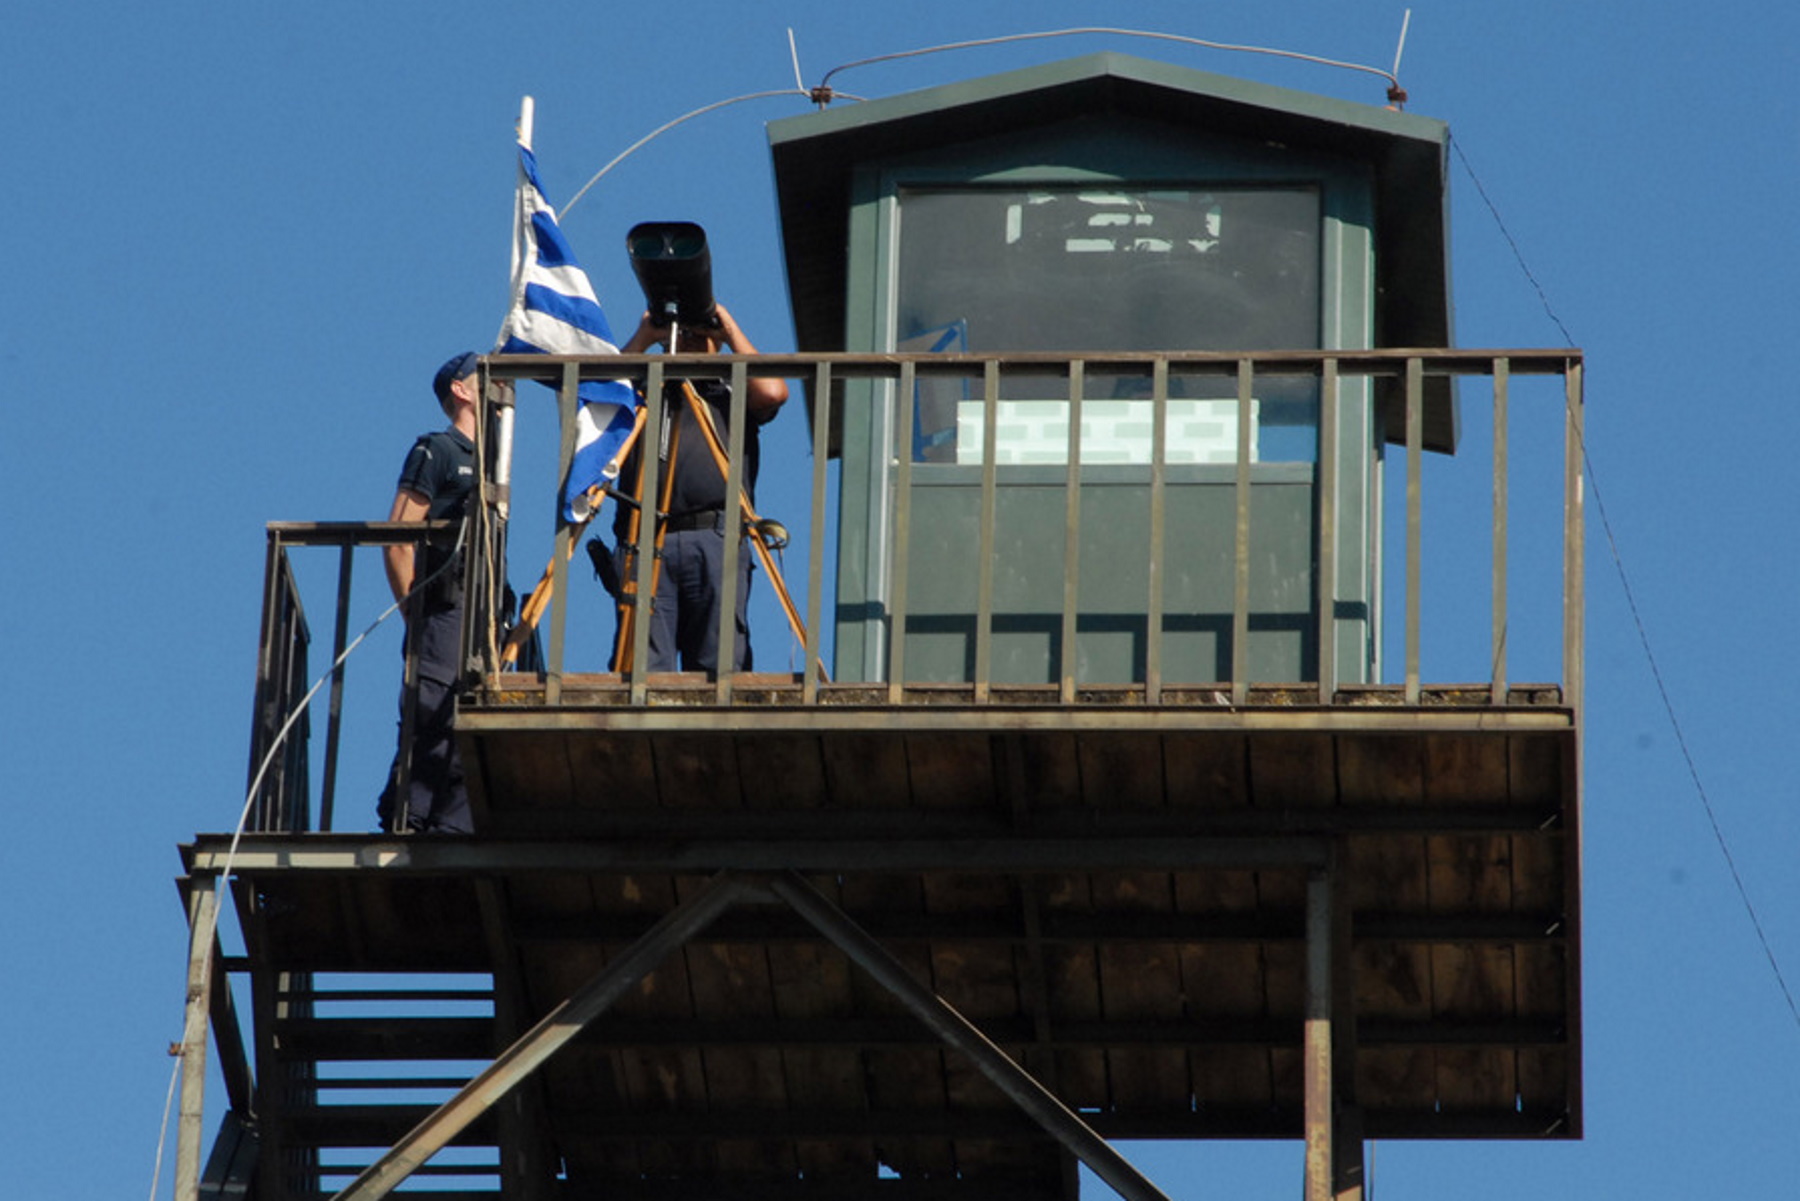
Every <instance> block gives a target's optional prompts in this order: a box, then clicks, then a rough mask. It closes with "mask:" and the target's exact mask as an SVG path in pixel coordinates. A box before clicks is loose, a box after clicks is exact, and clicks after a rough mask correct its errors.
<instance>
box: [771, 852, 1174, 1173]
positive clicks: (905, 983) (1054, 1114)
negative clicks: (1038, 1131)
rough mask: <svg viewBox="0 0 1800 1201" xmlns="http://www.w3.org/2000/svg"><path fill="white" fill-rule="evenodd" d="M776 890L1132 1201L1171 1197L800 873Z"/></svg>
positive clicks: (781, 879) (779, 880) (777, 883)
mask: <svg viewBox="0 0 1800 1201" xmlns="http://www.w3.org/2000/svg"><path fill="white" fill-rule="evenodd" d="M769 889H770V891H772V892H774V894H775V895H776V896H778V897H780V898H781V899H782V900H783V901H785V902H787V904H788V905H789V907H791V908H792V909H793V910H794V912H795V913H798V914H799V915H800V916H801V917H803V918H805V919H806V921H807V922H808V923H810V924H811V925H812V926H813V928H814V929H816V930H818V931H819V933H821V934H823V935H824V936H825V937H826V938H827V939H829V940H830V941H831V942H832V943H833V944H834V945H835V946H837V947H838V949H840V950H842V951H843V952H844V953H845V954H846V955H848V956H849V957H850V958H851V959H852V960H853V961H854V962H855V963H856V964H857V965H858V966H859V967H861V968H862V969H863V970H864V971H866V972H868V973H869V975H870V976H872V977H874V979H875V981H876V983H878V984H880V985H881V986H882V987H883V988H885V989H887V990H888V992H889V993H891V994H893V996H894V998H895V999H896V1000H897V1001H899V1002H900V1003H901V1004H902V1005H904V1006H906V1008H907V1009H908V1010H910V1011H911V1012H912V1014H913V1016H915V1017H917V1018H918V1019H919V1020H920V1021H921V1022H924V1023H925V1026H926V1028H927V1029H929V1030H930V1031H931V1032H932V1033H933V1034H935V1035H936V1036H937V1037H938V1038H940V1039H942V1040H943V1041H944V1043H945V1044H946V1045H948V1046H949V1047H950V1048H951V1049H952V1050H955V1051H960V1052H962V1053H963V1054H964V1055H966V1056H967V1057H968V1058H969V1059H970V1061H971V1062H973V1063H974V1065H975V1066H976V1067H977V1068H978V1069H980V1071H981V1073H982V1074H983V1075H984V1076H986V1077H987V1078H988V1079H989V1080H991V1081H992V1082H993V1083H994V1084H995V1085H996V1086H997V1087H998V1088H999V1089H1000V1091H1002V1092H1004V1093H1005V1094H1006V1095H1007V1096H1008V1097H1009V1098H1011V1099H1012V1101H1013V1103H1014V1104H1016V1105H1017V1106H1018V1107H1019V1108H1020V1109H1022V1110H1024V1111H1025V1113H1026V1115H1027V1116H1029V1117H1030V1118H1032V1119H1033V1120H1034V1121H1036V1122H1037V1123H1038V1125H1040V1126H1042V1127H1043V1128H1044V1129H1045V1130H1046V1131H1047V1132H1049V1133H1050V1134H1051V1135H1052V1136H1053V1137H1054V1138H1055V1139H1056V1140H1057V1141H1058V1142H1060V1143H1061V1144H1062V1145H1063V1146H1065V1147H1067V1148H1068V1149H1069V1150H1070V1151H1071V1152H1073V1153H1074V1154H1075V1155H1076V1156H1077V1157H1079V1158H1080V1159H1081V1161H1082V1162H1083V1163H1085V1164H1086V1165H1087V1166H1088V1167H1089V1168H1090V1169H1092V1170H1093V1172H1094V1174H1095V1175H1096V1176H1098V1177H1100V1179H1102V1180H1104V1181H1106V1183H1107V1184H1109V1185H1111V1186H1112V1188H1113V1189H1114V1191H1116V1192H1117V1193H1118V1194H1119V1195H1120V1196H1121V1197H1123V1198H1125V1199H1126V1201H1168V1198H1167V1197H1165V1196H1164V1195H1163V1192H1162V1190H1161V1189H1159V1188H1157V1187H1156V1186H1155V1185H1154V1184H1152V1183H1150V1181H1149V1180H1147V1179H1145V1177H1144V1175H1143V1173H1141V1172H1139V1171H1138V1170H1137V1168H1135V1167H1133V1166H1132V1164H1131V1162H1130V1161H1129V1160H1127V1159H1126V1158H1125V1157H1124V1156H1123V1155H1120V1154H1119V1153H1118V1152H1117V1151H1115V1150H1114V1149H1113V1147H1112V1145H1111V1144H1110V1143H1108V1142H1107V1141H1106V1140H1105V1139H1103V1138H1101V1137H1100V1136H1099V1135H1098V1134H1095V1133H1094V1131H1093V1130H1092V1129H1091V1128H1090V1127H1089V1126H1088V1125H1087V1123H1085V1122H1083V1121H1082V1120H1081V1118H1080V1117H1079V1116H1077V1115H1076V1114H1075V1113H1074V1112H1073V1111H1072V1110H1070V1109H1069V1108H1068V1106H1066V1105H1064V1104H1063V1103H1062V1102H1061V1101H1059V1100H1057V1099H1056V1097H1055V1096H1054V1095H1053V1094H1052V1093H1051V1092H1050V1091H1049V1090H1048V1089H1046V1088H1045V1087H1044V1086H1043V1085H1041V1084H1039V1083H1038V1082H1037V1081H1036V1080H1035V1079H1033V1078H1032V1076H1031V1075H1030V1074H1029V1073H1028V1072H1026V1071H1025V1069H1023V1068H1021V1067H1020V1066H1019V1065H1018V1064H1016V1063H1014V1062H1013V1061H1012V1060H1011V1059H1010V1058H1008V1057H1007V1055H1006V1053H1005V1052H1004V1051H1002V1050H1000V1048H998V1047H996V1046H995V1045H994V1044H993V1043H991V1042H989V1041H988V1039H987V1038H986V1037H985V1036H984V1035H983V1034H982V1033H981V1031H979V1030H977V1029H976V1028H975V1027H974V1026H973V1025H971V1024H970V1023H969V1020H968V1019H967V1018H965V1017H963V1016H962V1015H961V1014H960V1013H958V1012H957V1011H956V1010H955V1009H952V1008H951V1007H950V1006H949V1005H948V1004H946V1003H945V1002H944V1000H943V998H941V997H939V996H938V995H937V994H936V993H934V992H932V991H931V990H930V989H928V988H926V987H925V986H924V985H922V984H920V983H919V982H918V981H917V980H916V979H914V978H913V975H912V973H911V972H909V971H907V969H906V965H905V964H903V963H901V962H900V961H899V960H898V959H896V958H894V956H893V955H891V954H889V953H888V950H887V948H886V947H884V946H882V945H881V944H880V943H878V942H876V941H875V940H874V939H873V938H872V937H870V936H869V934H868V933H867V932H865V931H864V930H863V929H862V928H861V927H860V926H858V925H857V924H856V923H855V922H853V921H851V920H850V919H849V918H848V917H847V916H845V914H844V913H843V911H842V910H840V909H838V907H837V906H835V905H833V904H832V903H831V902H830V901H829V900H827V899H826V898H825V897H824V896H823V895H822V894H821V893H820V892H819V891H818V890H817V889H815V888H814V887H813V886H812V885H811V884H808V883H807V882H806V880H805V879H804V878H802V877H801V876H800V875H799V874H797V873H795V872H783V873H782V874H780V875H778V876H775V877H774V878H773V879H771V880H770V882H769Z"/></svg>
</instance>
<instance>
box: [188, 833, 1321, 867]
mask: <svg viewBox="0 0 1800 1201" xmlns="http://www.w3.org/2000/svg"><path fill="white" fill-rule="evenodd" d="M641 837H643V838H650V839H655V836H654V835H652V834H651V833H649V832H643V833H642V835H641ZM1327 846H1328V843H1327V840H1325V839H1324V838H1321V837H1300V836H1292V835H1290V836H1287V837H1278V836H1275V835H1272V834H1271V835H1267V836H1260V835H1259V836H1250V837H1218V838H1211V837H1192V838H1184V837H1170V836H1168V835H1167V834H1161V835H1158V834H1154V833H1152V834H1147V835H1135V834H1134V835H1131V836H1111V837H1109V836H1105V835H1092V836H1089V837H1086V838H1078V837H1057V838H1030V837H1013V838H1006V837H1000V836H989V837H966V838H958V839H954V840H946V839H936V840H932V839H916V838H915V839H908V838H890V839H853V838H843V839H819V838H813V839H804V838H736V839H705V838H693V839H690V838H685V837H682V836H681V835H680V834H678V833H676V832H669V833H668V834H667V835H665V836H664V837H663V838H662V839H660V840H656V841H654V844H653V845H652V846H649V847H645V846H641V845H640V846H628V845H621V844H620V843H618V842H616V841H609V840H605V839H585V840H569V839H564V840H561V841H535V840H534V841H523V840H521V841H517V842H510V841H509V842H489V841H487V840H481V839H453V838H440V839H425V838H410V839H409V838H399V839H367V838H351V837H341V838H334V837H329V836H323V835H321V836H317V837H313V838H308V839H306V840H305V841H304V842H296V841H295V840H293V839H291V838H286V837H282V836H275V837H260V838H259V837H255V836H250V837H246V838H243V839H241V840H239V841H238V844H237V850H236V853H235V855H234V854H232V852H231V840H230V839H227V838H220V839H218V840H217V841H216V842H213V841H211V840H209V841H207V842H205V843H202V844H199V845H197V846H196V847H195V849H194V852H193V863H194V868H195V870H196V871H208V870H211V871H217V870H219V869H220V868H221V867H222V866H223V865H224V863H225V862H226V860H227V858H229V859H230V861H231V865H232V868H233V870H234V871H235V872H237V873H239V874H240V875H254V874H256V873H259V872H267V871H279V872H283V873H292V872H307V871H315V872H326V873H339V872H354V873H357V874H359V875H360V874H373V873H380V872H388V873H394V874H405V873H415V872H416V873H426V874H438V873H444V872H451V873H460V872H500V873H511V872H518V873H521V874H527V875H555V874H558V873H567V872H575V873H606V872H634V873H635V872H673V873H682V874H691V875H707V874H712V873H715V872H721V871H743V872H778V871H787V870H790V869H791V870H793V871H798V872H838V871H880V872H933V871H938V872H1010V873H1026V874H1030V873H1038V872H1050V873H1054V872H1070V871H1132V870H1141V871H1156V870H1162V871H1176V870H1192V869H1196V868H1203V867H1217V868H1240V869H1249V868H1307V867H1316V866H1319V865H1320V864H1322V863H1324V860H1325V854H1326V848H1327Z"/></svg>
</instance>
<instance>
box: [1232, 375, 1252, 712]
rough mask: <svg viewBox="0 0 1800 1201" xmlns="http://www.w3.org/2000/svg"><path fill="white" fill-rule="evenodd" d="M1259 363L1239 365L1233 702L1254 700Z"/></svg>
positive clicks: (1233, 599)
mask: <svg viewBox="0 0 1800 1201" xmlns="http://www.w3.org/2000/svg"><path fill="white" fill-rule="evenodd" d="M1255 388H1256V364H1255V361H1254V360H1252V359H1248V358H1243V359H1239V360H1238V365H1237V481H1236V493H1237V523H1236V533H1235V535H1234V537H1233V542H1232V545H1233V548H1234V549H1233V561H1232V579H1233V580H1234V581H1235V582H1234V584H1233V587H1232V601H1231V703H1232V704H1234V705H1241V704H1243V703H1244V702H1245V701H1247V700H1249V699H1250V406H1251V405H1252V404H1253V403H1254V399H1253V397H1254V395H1255Z"/></svg>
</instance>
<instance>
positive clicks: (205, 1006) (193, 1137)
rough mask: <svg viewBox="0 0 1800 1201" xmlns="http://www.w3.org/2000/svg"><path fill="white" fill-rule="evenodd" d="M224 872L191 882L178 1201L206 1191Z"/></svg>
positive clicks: (200, 876) (193, 1198)
mask: <svg viewBox="0 0 1800 1201" xmlns="http://www.w3.org/2000/svg"><path fill="white" fill-rule="evenodd" d="M218 929H219V877H218V876H217V875H216V874H215V873H212V872H196V873H194V876H193V879H192V880H191V881H190V882H189V885H188V978H187V1017H186V1020H185V1021H184V1022H183V1024H182V1031H181V1119H180V1125H179V1127H178V1128H177V1130H176V1135H175V1201H197V1199H198V1197H199V1195H200V1141H201V1137H202V1133H203V1129H202V1128H203V1124H204V1120H205V1117H206V1028H207V1016H208V1013H209V1011H210V1009H211V1007H212V977H213V964H214V958H213V943H214V936H215V935H216V934H217V933H218Z"/></svg>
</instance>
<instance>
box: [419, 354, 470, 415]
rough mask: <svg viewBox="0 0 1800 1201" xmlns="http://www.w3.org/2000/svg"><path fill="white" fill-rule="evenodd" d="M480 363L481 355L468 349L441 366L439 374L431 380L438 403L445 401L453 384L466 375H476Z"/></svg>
mask: <svg viewBox="0 0 1800 1201" xmlns="http://www.w3.org/2000/svg"><path fill="white" fill-rule="evenodd" d="M480 365H481V356H480V355H478V354H476V353H475V352H474V351H472V350H468V351H464V352H463V353H462V354H459V355H457V356H456V357H455V358H453V359H451V360H450V361H449V362H448V363H445V364H444V365H443V366H442V367H439V368H438V370H437V374H436V375H435V376H433V377H432V380H431V390H432V391H433V392H435V393H437V398H438V403H439V404H442V403H444V400H445V399H446V398H447V397H448V396H449V395H450V385H451V384H453V383H455V382H456V381H457V380H459V379H462V378H464V377H465V376H470V375H474V374H475V368H477V367H479V366H480Z"/></svg>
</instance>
